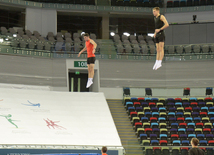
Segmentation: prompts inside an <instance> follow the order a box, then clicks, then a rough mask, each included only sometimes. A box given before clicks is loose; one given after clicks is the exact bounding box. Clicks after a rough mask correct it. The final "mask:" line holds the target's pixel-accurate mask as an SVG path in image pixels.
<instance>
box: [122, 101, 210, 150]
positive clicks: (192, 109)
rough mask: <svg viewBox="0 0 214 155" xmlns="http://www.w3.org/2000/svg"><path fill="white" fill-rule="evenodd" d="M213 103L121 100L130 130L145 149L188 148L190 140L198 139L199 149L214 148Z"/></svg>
mask: <svg viewBox="0 0 214 155" xmlns="http://www.w3.org/2000/svg"><path fill="white" fill-rule="evenodd" d="M213 102H214V98H211V97H206V98H194V97H191V98H167V99H165V98H149V97H146V98H142V97H140V98H136V97H126V98H124V106H125V108H126V110H127V113H128V115H129V118H130V121H131V124H132V126H133V129H134V130H135V132H136V135H137V137H138V139H139V141H140V143H142V144H143V145H144V146H145V145H148V146H190V140H191V139H192V138H193V137H197V138H198V139H199V140H200V146H212V145H214V136H213V134H214V128H213V126H214V107H213ZM150 151H151V150H150ZM153 151H154V150H153ZM159 151H160V150H159ZM147 153H148V152H147ZM153 153H154V152H153Z"/></svg>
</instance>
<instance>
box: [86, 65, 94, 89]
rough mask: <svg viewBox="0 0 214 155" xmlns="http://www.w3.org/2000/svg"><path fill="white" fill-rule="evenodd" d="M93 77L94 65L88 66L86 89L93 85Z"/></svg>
mask: <svg viewBox="0 0 214 155" xmlns="http://www.w3.org/2000/svg"><path fill="white" fill-rule="evenodd" d="M93 77H94V64H88V82H87V86H86V88H89V87H90V86H91V85H92V84H93Z"/></svg>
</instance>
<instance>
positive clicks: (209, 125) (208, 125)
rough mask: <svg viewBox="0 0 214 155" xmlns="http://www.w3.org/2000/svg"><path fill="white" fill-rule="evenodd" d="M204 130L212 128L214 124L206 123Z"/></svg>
mask: <svg viewBox="0 0 214 155" xmlns="http://www.w3.org/2000/svg"><path fill="white" fill-rule="evenodd" d="M204 128H209V129H211V128H212V123H204Z"/></svg>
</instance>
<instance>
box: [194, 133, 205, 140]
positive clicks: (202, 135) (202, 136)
mask: <svg viewBox="0 0 214 155" xmlns="http://www.w3.org/2000/svg"><path fill="white" fill-rule="evenodd" d="M196 137H197V138H198V139H199V140H204V137H205V136H204V134H198V135H197V136H196Z"/></svg>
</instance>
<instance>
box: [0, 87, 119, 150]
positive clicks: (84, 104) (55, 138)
mask: <svg viewBox="0 0 214 155" xmlns="http://www.w3.org/2000/svg"><path fill="white" fill-rule="evenodd" d="M28 101H29V102H31V103H32V104H35V105H37V106H32V104H30V103H29V102H28ZM38 103H39V104H40V107H39V106H38ZM9 114H10V115H11V117H10V115H9ZM7 116H8V117H7ZM10 119H11V120H12V123H15V125H17V127H18V128H17V127H16V126H15V125H14V124H12V123H11V122H10ZM47 119H49V120H52V121H54V122H55V124H56V125H59V126H61V127H63V128H60V127H59V128H57V127H56V126H55V127H54V128H55V129H54V128H53V127H52V126H49V127H50V128H49V127H48V126H47V123H46V121H45V120H47ZM57 121H58V122H57ZM49 123H50V122H49ZM0 124H1V125H0V137H1V140H0V144H50V145H99V146H103V145H105V146H121V141H120V138H119V135H118V133H117V130H116V127H115V124H114V121H113V118H112V116H111V113H110V110H109V108H108V104H107V102H106V100H105V97H104V94H103V93H70V92H53V91H41V90H23V89H10V88H0Z"/></svg>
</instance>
